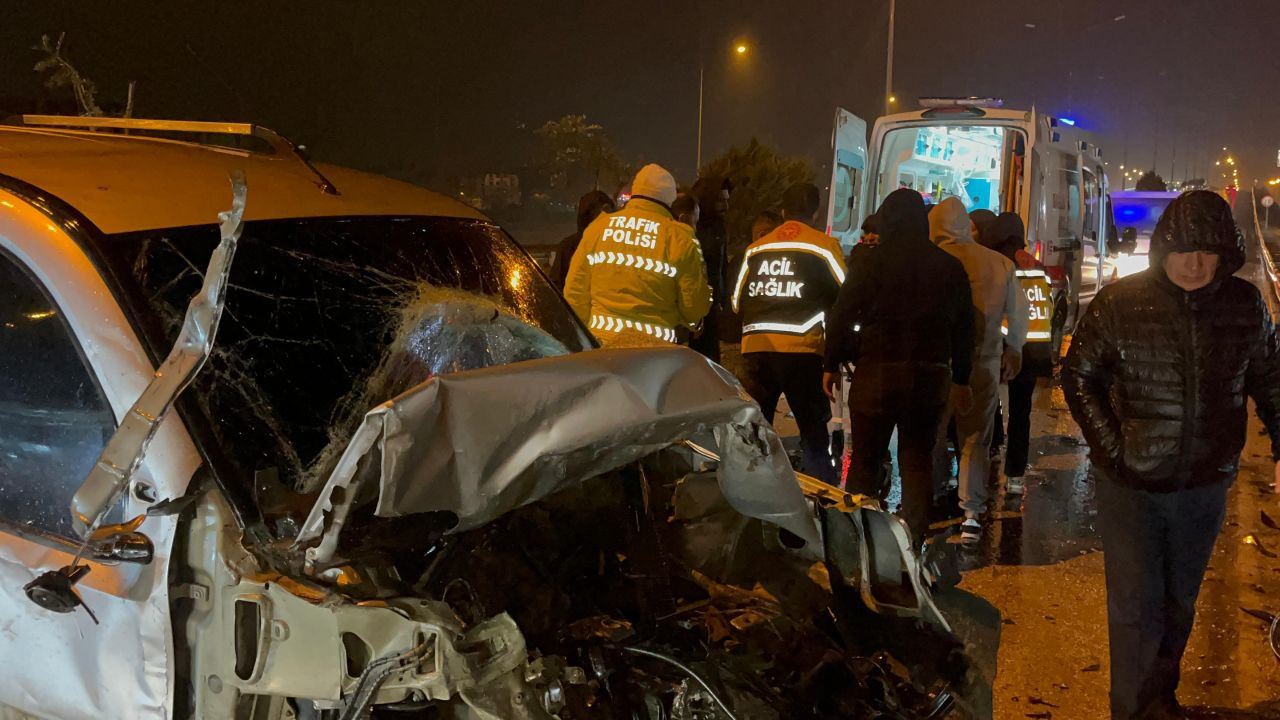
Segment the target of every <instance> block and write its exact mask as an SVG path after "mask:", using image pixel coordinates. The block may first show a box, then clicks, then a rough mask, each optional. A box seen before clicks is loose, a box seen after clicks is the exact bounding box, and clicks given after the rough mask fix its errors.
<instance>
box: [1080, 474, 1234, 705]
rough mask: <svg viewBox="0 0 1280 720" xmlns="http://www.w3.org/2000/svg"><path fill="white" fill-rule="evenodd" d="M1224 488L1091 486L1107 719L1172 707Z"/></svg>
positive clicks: (1104, 482)
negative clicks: (1103, 592)
mask: <svg viewBox="0 0 1280 720" xmlns="http://www.w3.org/2000/svg"><path fill="white" fill-rule="evenodd" d="M1228 484H1229V483H1225V482H1223V483H1217V484H1214V485H1209V486H1206V487H1201V488H1193V489H1190V490H1181V491H1178V492H1172V493H1152V492H1145V491H1142V490H1135V489H1133V488H1129V487H1125V486H1123V485H1118V484H1116V483H1114V482H1112V481H1110V480H1108V479H1105V478H1100V479H1099V481H1098V516H1099V520H1100V521H1101V526H1102V548H1103V557H1104V560H1105V564H1106V569H1107V627H1108V630H1109V635H1110V645H1111V717H1112V718H1113V720H1130V719H1131V718H1142V717H1146V716H1147V714H1148V713H1151V712H1152V711H1153V710H1156V709H1158V708H1160V707H1161V706H1164V707H1170V706H1172V705H1173V704H1174V703H1176V695H1175V693H1176V691H1177V689H1178V677H1179V665H1180V664H1181V662H1182V653H1183V651H1184V650H1186V648H1187V639H1188V638H1189V637H1190V636H1191V624H1192V621H1193V620H1194V619H1195V609H1196V596H1197V595H1198V594H1199V592H1200V582H1201V581H1202V580H1203V579H1204V572H1205V569H1206V568H1207V567H1208V566H1209V558H1210V556H1211V555H1212V554H1213V544H1214V541H1215V540H1217V537H1218V532H1219V531H1220V530H1221V529H1222V519H1223V514H1224V513H1225V512H1226V504H1227V487H1228Z"/></svg>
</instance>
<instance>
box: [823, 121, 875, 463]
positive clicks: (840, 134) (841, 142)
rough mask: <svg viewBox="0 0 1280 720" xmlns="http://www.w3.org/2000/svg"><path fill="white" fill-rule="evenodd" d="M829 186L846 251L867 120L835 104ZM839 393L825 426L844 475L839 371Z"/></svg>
mask: <svg viewBox="0 0 1280 720" xmlns="http://www.w3.org/2000/svg"><path fill="white" fill-rule="evenodd" d="M831 151H832V153H833V155H834V157H833V158H832V161H831V189H830V192H829V193H828V194H827V234H828V235H830V236H831V237H834V238H835V239H837V240H839V241H840V249H841V250H842V251H844V254H846V255H848V254H849V251H850V250H852V249H853V246H854V244H855V243H857V242H858V237H859V236H860V235H861V232H860V231H861V228H862V221H863V219H864V218H865V216H866V214H867V211H865V210H864V209H863V204H864V200H863V197H864V195H865V194H866V192H865V190H866V184H867V183H866V178H865V175H866V170H867V123H866V121H865V120H863V119H862V118H860V117H858V116H857V115H854V114H853V113H851V112H849V111H848V110H845V109H843V108H836V123H835V130H834V131H833V132H832V134H831ZM840 375H841V383H840V393H839V397H838V398H837V399H836V402H835V403H833V404H832V408H831V423H830V424H829V425H828V430H829V431H830V432H831V437H832V450H838V451H839V452H836V453H834V454H835V455H836V457H837V458H839V459H838V461H837V462H838V463H839V467H837V468H836V473H837V475H838V477H840V479H841V481H842V482H841V484H843V479H844V477H845V475H846V473H847V471H848V467H849V454H848V443H847V442H846V438H848V436H849V427H850V417H849V407H848V404H847V398H848V397H849V379H850V378H849V377H848V375H847V374H846V373H844V372H841V373H840Z"/></svg>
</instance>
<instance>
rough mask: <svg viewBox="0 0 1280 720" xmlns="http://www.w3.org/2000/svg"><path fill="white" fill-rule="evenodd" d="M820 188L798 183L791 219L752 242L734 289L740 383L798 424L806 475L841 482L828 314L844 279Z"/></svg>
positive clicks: (788, 211) (767, 408) (790, 198)
mask: <svg viewBox="0 0 1280 720" xmlns="http://www.w3.org/2000/svg"><path fill="white" fill-rule="evenodd" d="M818 206H819V198H818V188H816V187H814V186H813V185H812V184H809V183H802V184H799V185H793V186H792V187H790V188H788V189H787V191H786V193H785V194H784V195H783V201H782V213H783V217H784V219H785V222H783V223H782V225H780V226H778V227H777V229H775V230H773V232H770V233H769V234H767V235H765V236H764V237H762V238H760V239H759V240H756V241H755V242H753V243H751V245H750V246H749V247H748V248H747V250H746V253H745V254H744V256H743V260H742V265H741V267H740V268H739V270H738V279H737V283H736V285H735V286H734V291H733V309H734V312H737V313H739V314H740V315H741V316H742V358H743V364H744V365H745V366H746V371H745V373H744V375H745V377H743V379H742V384H743V386H744V387H745V388H746V390H747V392H748V393H750V394H751V397H753V398H755V400H756V402H757V403H759V404H760V408H761V409H762V410H763V411H764V414H765V417H766V418H768V419H769V421H770V422H772V421H773V415H774V412H775V410H776V409H777V405H778V398H779V397H780V396H782V395H786V396H787V405H788V406H789V407H790V408H791V412H792V413H793V414H795V417H796V424H797V425H799V427H800V445H801V448H802V450H803V451H804V467H803V468H802V469H803V470H804V471H805V472H807V473H809V474H811V475H813V476H814V477H817V478H819V479H821V480H823V481H825V482H828V483H831V484H835V481H836V472H835V466H834V465H833V464H832V461H831V451H830V448H829V436H828V434H827V422H828V421H829V420H830V419H831V406H830V404H829V403H828V401H827V396H826V395H825V394H824V392H823V389H822V357H823V352H824V349H825V332H826V326H825V323H826V315H827V312H829V311H830V310H831V306H832V304H833V303H835V300H836V295H837V294H839V292H840V284H841V283H842V282H844V273H845V265H844V257H843V256H842V254H841V252H840V244H839V243H838V242H836V241H835V240H834V239H833V238H831V237H828V236H827V235H824V234H823V233H821V232H819V231H818V230H815V229H814V228H813V227H812V226H811V223H813V222H815V220H816V218H817V214H818Z"/></svg>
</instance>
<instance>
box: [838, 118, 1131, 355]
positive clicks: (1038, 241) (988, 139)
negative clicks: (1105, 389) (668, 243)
mask: <svg viewBox="0 0 1280 720" xmlns="http://www.w3.org/2000/svg"><path fill="white" fill-rule="evenodd" d="M922 104H923V105H925V107H924V108H923V109H921V110H917V111H914V112H906V113H899V114H896V115H888V116H885V117H882V118H880V119H879V120H877V121H876V123H875V127H874V129H873V131H872V133H871V136H870V142H869V143H868V141H867V133H866V127H867V126H866V123H865V122H864V121H863V120H862V119H860V118H858V117H857V116H855V115H853V114H851V113H849V112H848V111H845V110H837V111H836V123H835V133H834V135H833V139H832V144H833V149H834V154H835V157H834V161H833V163H832V178H831V192H830V203H829V207H828V215H827V228H828V232H829V233H830V234H831V235H833V236H834V237H836V238H838V239H839V240H840V242H841V245H842V246H843V247H844V249H845V250H846V251H848V250H850V249H852V247H853V245H854V244H855V243H856V242H857V240H858V238H859V237H860V235H861V231H860V228H861V225H862V221H863V220H864V219H865V218H866V217H867V216H868V215H870V214H871V213H872V212H874V211H875V209H876V208H877V207H879V206H880V203H881V202H882V201H883V200H884V198H885V196H887V195H888V194H889V193H891V192H893V191H894V190H897V189H898V188H911V189H913V190H916V191H918V192H920V193H921V195H922V196H924V198H925V202H926V203H927V204H935V203H938V202H941V201H942V200H943V199H945V198H947V197H951V196H955V197H958V198H960V199H961V200H962V201H963V202H964V204H965V207H967V208H968V209H969V210H970V211H972V210H976V209H978V208H985V209H987V210H990V211H992V212H994V213H997V214H999V213H1001V212H1006V211H1011V212H1016V213H1018V214H1019V215H1020V216H1021V217H1022V220H1023V223H1024V224H1025V225H1026V228H1027V246H1028V251H1029V252H1031V253H1032V254H1033V255H1035V256H1036V257H1037V258H1038V259H1039V260H1040V262H1041V263H1043V264H1044V266H1045V269H1046V271H1047V272H1048V274H1049V277H1050V278H1051V279H1052V280H1053V287H1054V294H1055V305H1056V307H1055V323H1054V324H1055V334H1057V335H1058V336H1059V337H1060V336H1061V334H1062V333H1064V332H1069V330H1070V328H1071V326H1072V325H1073V324H1074V320H1075V317H1076V314H1077V307H1078V306H1079V301H1080V299H1081V296H1084V297H1085V298H1088V297H1091V296H1092V295H1093V294H1094V293H1096V292H1097V290H1098V288H1099V282H1100V280H1101V282H1106V281H1107V280H1108V279H1109V277H1110V276H1111V273H1109V272H1107V271H1106V269H1105V267H1104V264H1105V257H1106V254H1107V247H1106V246H1107V241H1108V237H1109V232H1111V228H1112V220H1111V212H1110V207H1109V201H1108V190H1107V188H1108V182H1107V175H1106V168H1105V166H1104V164H1103V161H1102V152H1101V149H1100V148H1099V147H1098V145H1097V143H1096V141H1095V140H1094V139H1093V137H1092V136H1090V135H1089V134H1088V133H1086V132H1084V131H1082V130H1080V129H1079V128H1076V127H1073V126H1072V124H1071V122H1070V121H1069V120H1063V119H1060V118H1053V117H1050V116H1048V115H1045V114H1043V113H1038V112H1036V111H1034V110H1029V111H1023V110H1007V109H1003V108H1001V107H999V105H1000V102H999V101H993V100H983V99H977V98H964V99H958V100H952V99H931V100H924V101H922ZM868 170H869V171H868Z"/></svg>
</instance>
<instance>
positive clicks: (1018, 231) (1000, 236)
mask: <svg viewBox="0 0 1280 720" xmlns="http://www.w3.org/2000/svg"><path fill="white" fill-rule="evenodd" d="M978 242H979V243H980V244H982V246H983V247H988V248H991V249H992V250H995V251H996V252H998V253H1000V254H1001V255H1004V256H1005V257H1007V258H1009V259H1010V260H1012V259H1013V256H1014V255H1016V254H1017V253H1018V251H1019V250H1024V249H1026V247H1027V230H1026V228H1025V227H1024V226H1023V224H1022V218H1021V217H1019V216H1018V213H1013V212H1005V213H1000V215H999V216H997V217H996V219H995V220H993V221H991V224H989V225H988V226H987V229H986V230H984V231H983V232H982V235H981V236H979V238H978Z"/></svg>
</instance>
